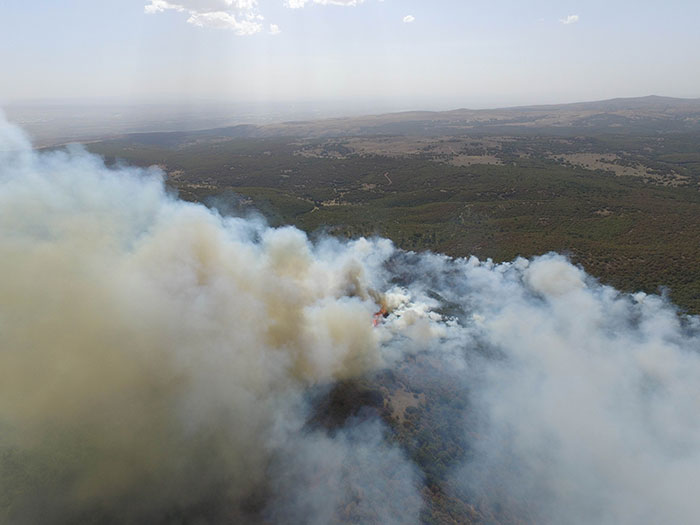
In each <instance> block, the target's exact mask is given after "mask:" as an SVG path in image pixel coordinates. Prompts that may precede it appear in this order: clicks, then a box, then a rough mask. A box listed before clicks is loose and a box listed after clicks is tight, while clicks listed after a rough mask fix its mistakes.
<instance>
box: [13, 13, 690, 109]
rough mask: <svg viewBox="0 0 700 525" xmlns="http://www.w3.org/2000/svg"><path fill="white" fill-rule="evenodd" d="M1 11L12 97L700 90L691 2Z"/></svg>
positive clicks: (501, 101) (360, 99)
mask: <svg viewBox="0 0 700 525" xmlns="http://www.w3.org/2000/svg"><path fill="white" fill-rule="evenodd" d="M1 9H2V17H0V34H1V35H2V37H1V38H2V44H3V45H2V46H0V63H2V64H3V80H2V82H1V83H0V103H3V102H4V103H5V104H7V103H8V102H18V101H28V100H36V99H44V100H47V99H49V100H56V99H60V100H66V99H69V100H72V101H81V102H84V101H92V102H96V101H103V102H104V101H110V100H111V101H119V102H163V101H180V102H182V101H190V102H192V101H197V100H200V99H215V100H218V101H225V102H250V101H257V102H266V103H280V102H282V103H290V102H309V101H314V102H319V101H322V102H331V103H333V106H334V107H333V109H334V110H335V113H336V114H342V113H343V111H342V110H341V109H342V108H344V109H345V110H346V111H348V110H350V111H355V110H356V108H358V109H360V110H362V109H364V110H365V111H368V112H369V111H370V110H371V111H372V112H377V111H384V110H399V109H452V108H457V107H468V108H485V107H501V106H511V105H520V104H542V103H561V102H574V101H583V100H598V99H604V98H612V97H619V96H642V95H651V94H659V95H666V96H678V97H698V96H700V88H698V86H700V55H698V53H697V49H700V32H699V31H698V30H697V28H698V20H699V19H700V4H699V3H698V2H695V1H692V0H683V1H681V0H671V1H669V2H665V3H663V4H659V3H658V2H653V1H649V0H642V1H631V0H622V1H616V2H609V1H603V0H590V1H585V2H584V1H576V0H568V1H552V0H538V1H533V2H521V1H518V0H503V1H498V2H486V3H484V2H481V3H479V2H470V1H463V0H438V1H434V2H428V1H425V0H257V1H256V0H172V1H171V0H168V1H166V0H103V1H100V2H94V1H90V0H69V1H66V2H52V1H35V2H26V1H20V0H4V1H3V2H2V7H1ZM621 66H623V67H621Z"/></svg>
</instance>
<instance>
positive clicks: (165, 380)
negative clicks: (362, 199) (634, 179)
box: [0, 121, 700, 524]
mask: <svg viewBox="0 0 700 525" xmlns="http://www.w3.org/2000/svg"><path fill="white" fill-rule="evenodd" d="M380 306H382V307H384V308H386V310H387V317H386V318H385V319H380V320H379V321H378V322H377V318H376V316H374V313H375V312H376V311H377V310H378V308H379V307H380ZM373 321H375V323H373ZM374 324H377V326H376V327H375V326H373V325H374ZM699 333H700V322H699V321H698V319H697V318H693V317H683V316H680V315H679V314H678V313H677V312H676V311H675V310H674V309H673V308H672V306H670V305H668V304H667V303H666V302H665V301H664V300H663V299H661V298H659V297H656V296H647V295H644V294H637V295H633V296H630V295H624V294H620V293H618V292H617V291H615V290H614V289H611V288H609V287H605V286H601V285H600V284H598V283H597V282H596V281H595V280H593V279H592V278H590V277H589V276H587V275H586V274H585V273H584V272H583V271H582V270H580V269H579V268H577V267H575V266H573V265H572V264H570V263H569V262H568V261H567V260H566V259H565V258H563V257H561V256H558V255H555V254H550V255H546V256H542V257H539V258H535V259H533V260H529V261H528V260H525V259H518V260H516V261H514V262H512V263H504V264H499V265H496V264H492V263H491V262H480V261H478V260H476V259H473V258H472V259H468V260H464V259H460V260H453V259H450V258H448V257H443V256H440V255H434V254H425V255H416V254H410V253H405V252H401V251H398V250H395V249H394V248H393V246H392V244H391V243H390V242H389V241H387V240H382V239H374V240H365V239H360V240H356V241H352V242H341V241H338V240H333V239H325V240H322V241H320V242H317V243H312V242H310V241H309V239H308V238H307V236H306V235H305V234H303V233H302V232H300V231H298V230H296V229H294V228H280V229H271V228H268V227H266V226H265V225H264V224H262V223H261V222H259V221H255V220H249V219H242V218H227V217H221V216H220V215H219V214H217V213H216V212H213V211H210V210H208V209H206V208H205V207H203V206H199V205H193V204H187V203H183V202H181V201H178V200H177V199H176V198H175V197H173V196H171V195H169V194H168V193H167V191H166V190H165V188H164V186H163V183H162V180H161V178H160V174H159V173H158V172H157V171H148V170H147V171H144V170H139V169H134V168H124V167H121V168H107V167H105V165H104V163H103V162H102V160H101V159H99V158H97V157H95V156H92V155H89V154H88V153H86V152H85V151H84V150H83V149H81V148H79V147H73V148H69V149H67V150H61V151H54V152H46V153H37V152H34V151H32V149H31V146H30V144H29V142H28V141H27V140H26V139H25V138H24V136H23V135H22V133H21V132H20V131H18V130H17V129H16V128H14V127H13V126H11V125H9V124H7V123H5V122H4V121H0V334H2V338H1V339H0V521H2V522H7V523H18V524H25V523H69V522H70V523H76V522H80V523H91V522H93V523H109V522H118V523H144V522H145V523H172V522H186V523H189V522H198V523H229V522H236V521H239V522H243V521H245V522H251V523H252V522H264V523H302V522H303V523H319V524H320V523H333V522H343V521H355V522H363V523H416V522H418V521H419V520H420V513H421V508H422V507H423V500H422V497H423V495H424V494H425V492H423V494H421V488H420V484H421V477H422V473H421V472H420V470H419V468H418V466H420V468H421V469H423V471H424V472H425V471H426V468H425V465H416V464H414V463H413V462H412V461H411V460H409V459H408V458H407V453H406V451H405V450H402V449H401V448H399V447H398V446H397V445H392V444H391V443H392V440H391V439H388V438H387V436H390V435H392V432H393V431H392V429H390V428H389V427H388V426H387V425H386V424H384V423H382V422H381V421H380V418H378V417H376V414H374V413H369V414H364V415H362V416H361V417H350V418H347V420H344V421H341V422H340V423H341V424H340V426H338V427H336V428H333V429H328V428H325V427H324V426H323V425H318V424H310V421H311V422H312V421H314V420H318V419H319V416H318V414H316V413H315V412H314V411H315V410H316V409H317V407H315V406H314V405H313V401H312V399H313V398H314V396H316V397H318V396H319V395H322V393H323V392H325V391H327V390H328V389H331V388H333V384H334V383H335V382H337V381H345V380H354V379H357V378H363V377H368V374H369V375H371V374H372V373H375V372H378V371H382V370H384V371H386V370H395V371H396V372H397V374H401V377H402V378H404V379H405V381H406V384H403V385H402V388H407V389H409V390H410V388H411V387H412V386H414V387H419V388H417V390H416V393H415V395H414V396H413V399H416V400H419V399H420V396H419V395H418V393H417V392H418V391H423V390H425V391H426V392H427V391H428V390H430V388H434V387H435V385H437V386H438V387H440V388H441V389H442V391H443V392H448V393H449V392H452V393H453V394H454V395H458V396H463V397H464V399H463V400H462V401H464V402H463V403H462V402H461V401H460V402H458V403H455V404H453V406H454V407H457V408H455V409H454V410H452V411H451V412H444V413H445V414H448V413H449V414H452V416H449V417H450V419H449V420H444V421H439V423H444V424H445V425H446V427H445V428H448V429H449V430H450V431H451V432H456V433H457V434H460V435H461V436H463V439H464V441H465V442H466V443H467V444H468V447H469V453H468V454H465V455H463V456H454V457H456V458H457V459H453V460H452V463H451V464H450V465H449V472H448V476H447V478H446V481H445V483H444V486H443V487H442V488H441V490H443V491H444V492H445V494H448V495H450V496H451V497H456V498H461V499H463V500H464V501H466V502H468V503H469V504H471V505H474V509H475V510H474V512H476V513H477V514H479V515H481V517H482V520H483V521H486V522H520V523H523V522H524V523H551V524H558V523H572V524H584V523H605V524H612V523H622V524H632V523H635V524H636V523H661V522H671V523H692V522H695V521H697V516H700V503H698V500H697V498H695V497H694V494H693V491H694V487H695V486H696V485H697V484H698V482H700V422H699V420H698V418H697V414H698V412H699V411H700V357H699V355H698V352H700V335H699ZM426 363H427V365H426ZM406 378H408V379H406ZM404 379H402V380H404ZM319 392H321V394H319ZM406 395H409V394H406ZM385 401H386V400H385ZM420 402H422V401H420ZM420 402H419V401H415V403H416V404H417V405H416V406H418V405H419V404H420ZM422 409H423V410H426V411H431V410H432V413H433V414H436V413H438V414H442V412H439V411H438V410H437V408H436V406H432V407H430V406H428V407H425V406H424V407H422ZM455 413H456V414H457V416H454V414H455ZM445 417H447V416H445ZM409 423H410V422H407V423H406V424H409ZM419 438H420V439H423V438H422V437H419ZM420 439H419V440H420ZM407 446H408V447H409V448H410V446H412V445H411V444H410V443H409V444H408V445H407ZM425 448H426V450H432V449H431V448H430V446H429V444H428V445H427V446H426V447H425ZM433 453H435V454H436V455H440V456H441V457H443V459H444V457H445V456H444V454H441V451H433ZM428 470H429V469H428Z"/></svg>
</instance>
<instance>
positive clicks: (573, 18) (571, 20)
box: [559, 15, 578, 25]
mask: <svg viewBox="0 0 700 525" xmlns="http://www.w3.org/2000/svg"><path fill="white" fill-rule="evenodd" d="M559 21H560V22H561V23H562V24H566V25H569V24H575V23H576V22H578V15H569V16H567V17H566V18H562V19H561V20H559Z"/></svg>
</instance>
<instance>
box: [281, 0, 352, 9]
mask: <svg viewBox="0 0 700 525" xmlns="http://www.w3.org/2000/svg"><path fill="white" fill-rule="evenodd" d="M364 1H365V0H286V1H285V2H284V5H285V7H289V8H290V9H300V8H302V7H304V6H305V5H306V4H319V5H341V6H345V7H355V6H357V5H360V4H361V3H363V2H364Z"/></svg>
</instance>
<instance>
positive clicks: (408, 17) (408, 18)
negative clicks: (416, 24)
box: [403, 15, 416, 24]
mask: <svg viewBox="0 0 700 525" xmlns="http://www.w3.org/2000/svg"><path fill="white" fill-rule="evenodd" d="M415 19H416V17H415V16H413V15H406V16H404V17H403V22H404V24H410V23H411V22H413V21H414V20H415Z"/></svg>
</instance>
